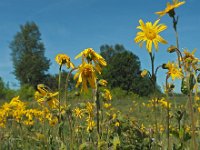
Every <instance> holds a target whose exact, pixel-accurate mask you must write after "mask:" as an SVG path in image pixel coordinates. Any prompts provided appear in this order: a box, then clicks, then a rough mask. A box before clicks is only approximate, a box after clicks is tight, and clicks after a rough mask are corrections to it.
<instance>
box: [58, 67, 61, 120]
mask: <svg viewBox="0 0 200 150" xmlns="http://www.w3.org/2000/svg"><path fill="white" fill-rule="evenodd" d="M61 69H62V64H61V65H60V67H59V76H58V101H59V122H60V121H61V110H60V103H61V99H60V93H61V88H60V87H61Z"/></svg>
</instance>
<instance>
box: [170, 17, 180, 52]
mask: <svg viewBox="0 0 200 150" xmlns="http://www.w3.org/2000/svg"><path fill="white" fill-rule="evenodd" d="M172 18H173V28H174V31H175V36H176V47H177V48H178V49H179V41H178V31H177V24H178V17H177V19H176V18H175V16H173V17H172Z"/></svg>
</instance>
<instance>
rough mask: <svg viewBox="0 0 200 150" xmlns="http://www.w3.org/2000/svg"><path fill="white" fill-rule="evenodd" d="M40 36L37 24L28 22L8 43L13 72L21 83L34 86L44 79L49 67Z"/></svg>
mask: <svg viewBox="0 0 200 150" xmlns="http://www.w3.org/2000/svg"><path fill="white" fill-rule="evenodd" d="M40 36H41V34H40V32H39V29H38V26H37V25H36V24H35V23H34V22H31V23H29V22H28V23H26V24H25V25H24V26H21V27H20V32H18V33H17V34H16V35H15V36H14V39H13V41H12V42H11V44H10V48H11V50H12V53H11V56H12V61H13V67H14V72H13V73H14V75H15V76H16V79H18V80H19V81H20V84H21V85H24V84H29V85H31V86H36V85H37V84H38V83H40V82H42V81H43V80H44V78H45V72H46V71H47V70H48V69H49V65H50V60H48V59H47V58H46V57H45V56H44V53H45V48H44V44H43V43H42V42H41V38H40Z"/></svg>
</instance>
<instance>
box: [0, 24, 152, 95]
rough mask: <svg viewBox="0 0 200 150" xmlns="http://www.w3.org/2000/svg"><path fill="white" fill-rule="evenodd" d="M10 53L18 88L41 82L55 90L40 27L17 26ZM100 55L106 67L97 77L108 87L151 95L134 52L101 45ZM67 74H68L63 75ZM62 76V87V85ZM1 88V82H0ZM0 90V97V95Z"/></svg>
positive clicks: (150, 88)
mask: <svg viewBox="0 0 200 150" xmlns="http://www.w3.org/2000/svg"><path fill="white" fill-rule="evenodd" d="M10 48H11V50H12V53H11V58H12V63H13V74H14V75H15V77H16V79H17V80H18V81H19V82H20V86H21V87H22V86H24V85H28V86H31V87H33V88H36V86H37V84H39V83H43V84H46V85H47V86H49V87H51V88H52V89H53V90H56V89H57V83H58V74H54V75H52V74H49V73H48V69H49V67H50V65H51V62H50V59H48V58H47V57H46V56H45V46H44V43H43V42H42V39H41V33H40V31H39V27H38V26H37V25H36V23H34V22H27V23H26V24H24V25H21V26H20V31H19V32H17V33H16V35H15V36H14V37H13V40H12V41H11V43H10ZM100 54H101V55H102V56H103V57H104V58H105V60H106V61H107V64H108V66H107V67H106V68H105V69H104V70H103V73H102V75H101V76H100V77H99V78H103V79H105V80H107V81H108V83H109V86H110V88H116V87H120V88H121V89H122V90H125V91H127V93H129V92H133V93H136V94H138V95H140V96H147V95H149V94H150V93H151V92H152V89H153V88H152V85H151V82H150V81H149V80H148V78H142V77H141V76H140V70H141V63H140V60H139V58H138V56H136V55H135V54H134V53H133V52H131V51H129V50H127V49H126V48H125V47H124V46H123V45H120V44H116V45H114V46H112V45H102V46H101V47H100ZM64 75H67V72H65V73H64ZM65 77H66V76H63V78H62V79H63V82H62V83H63V84H64V83H65V81H64V80H65ZM0 81H1V82H0V84H1V85H0V88H1V89H3V88H4V85H3V81H2V79H1V80H0ZM74 86H75V82H74V80H73V76H72V77H71V79H70V86H69V88H70V89H73V87H74ZM1 89H0V94H1V92H2V91H1Z"/></svg>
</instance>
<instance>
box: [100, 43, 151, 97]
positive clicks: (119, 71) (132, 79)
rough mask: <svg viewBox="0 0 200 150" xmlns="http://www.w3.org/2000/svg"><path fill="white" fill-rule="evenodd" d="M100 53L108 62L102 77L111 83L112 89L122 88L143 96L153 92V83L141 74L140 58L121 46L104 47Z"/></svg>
mask: <svg viewBox="0 0 200 150" xmlns="http://www.w3.org/2000/svg"><path fill="white" fill-rule="evenodd" d="M100 53H101V55H102V56H103V57H104V58H105V59H106V61H107V62H108V66H107V67H105V69H104V70H103V73H102V76H103V78H104V79H106V80H108V81H109V85H110V86H111V88H115V87H120V88H122V89H123V90H126V91H127V92H134V93H137V94H139V95H141V96H147V95H149V94H150V93H151V92H152V85H151V82H150V81H149V80H148V79H147V78H142V77H141V76H140V74H139V72H140V70H141V66H140V60H139V58H138V56H136V55H135V54H133V53H132V52H131V51H128V50H126V49H125V48H124V46H123V45H119V44H116V45H115V46H109V45H103V46H101V47H100Z"/></svg>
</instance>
